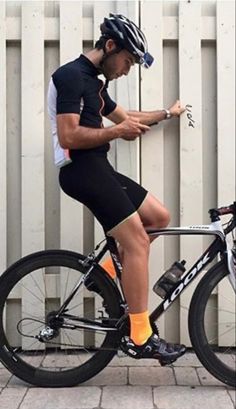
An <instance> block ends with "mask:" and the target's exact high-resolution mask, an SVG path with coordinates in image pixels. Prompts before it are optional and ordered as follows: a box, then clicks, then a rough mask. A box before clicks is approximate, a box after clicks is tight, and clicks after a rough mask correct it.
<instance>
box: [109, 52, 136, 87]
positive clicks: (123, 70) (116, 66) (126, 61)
mask: <svg viewBox="0 0 236 409" xmlns="http://www.w3.org/2000/svg"><path fill="white" fill-rule="evenodd" d="M134 64H135V59H134V56H133V55H132V54H131V53H129V51H127V50H124V49H123V50H121V51H120V52H119V53H117V54H112V55H111V56H109V57H108V58H107V59H106V60H105V61H104V63H103V66H102V73H103V75H104V76H105V77H106V79H108V80H109V81H112V80H114V79H116V78H119V77H121V76H122V75H127V74H128V73H129V71H130V68H131V67H132V65H134Z"/></svg>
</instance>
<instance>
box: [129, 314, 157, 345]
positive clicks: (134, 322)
mask: <svg viewBox="0 0 236 409" xmlns="http://www.w3.org/2000/svg"><path fill="white" fill-rule="evenodd" d="M129 318H130V327H131V328H130V338H131V339H132V341H133V342H134V343H135V344H136V345H143V344H145V342H146V341H147V340H148V338H149V337H150V336H151V335H152V332H153V331H152V327H151V324H150V321H149V312H148V311H144V312H141V313H139V314H129Z"/></svg>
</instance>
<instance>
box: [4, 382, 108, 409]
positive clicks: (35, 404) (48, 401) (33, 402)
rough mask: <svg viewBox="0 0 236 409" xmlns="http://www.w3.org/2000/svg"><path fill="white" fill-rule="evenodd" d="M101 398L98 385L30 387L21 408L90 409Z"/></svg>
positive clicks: (96, 405) (96, 404)
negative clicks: (54, 387) (51, 387)
mask: <svg viewBox="0 0 236 409" xmlns="http://www.w3.org/2000/svg"><path fill="white" fill-rule="evenodd" d="M12 389H13V388H12ZM13 390H15V389H13ZM100 398H101V389H100V388H97V387H96V386H91V387H83V386H81V387H75V388H60V389H50V388H40V389H39V388H32V389H29V391H28V393H27V395H26V397H25V399H24V401H23V403H22V404H21V406H20V409H32V408H33V409H55V408H56V409H90V408H95V407H98V405H99V402H100Z"/></svg>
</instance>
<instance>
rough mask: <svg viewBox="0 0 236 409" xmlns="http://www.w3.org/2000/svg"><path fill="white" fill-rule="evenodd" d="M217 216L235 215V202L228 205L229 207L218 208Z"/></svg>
mask: <svg viewBox="0 0 236 409" xmlns="http://www.w3.org/2000/svg"><path fill="white" fill-rule="evenodd" d="M216 210H217V212H218V214H219V215H220V216H224V215H226V214H233V215H235V213H236V202H234V203H233V204H231V205H229V206H223V207H219V209H216Z"/></svg>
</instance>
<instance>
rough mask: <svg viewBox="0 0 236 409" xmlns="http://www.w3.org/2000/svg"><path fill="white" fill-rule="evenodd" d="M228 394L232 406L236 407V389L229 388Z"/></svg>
mask: <svg viewBox="0 0 236 409" xmlns="http://www.w3.org/2000/svg"><path fill="white" fill-rule="evenodd" d="M228 394H229V396H230V397H231V399H232V402H233V403H234V406H235V407H236V390H235V389H233V388H232V389H229V390H228Z"/></svg>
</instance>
